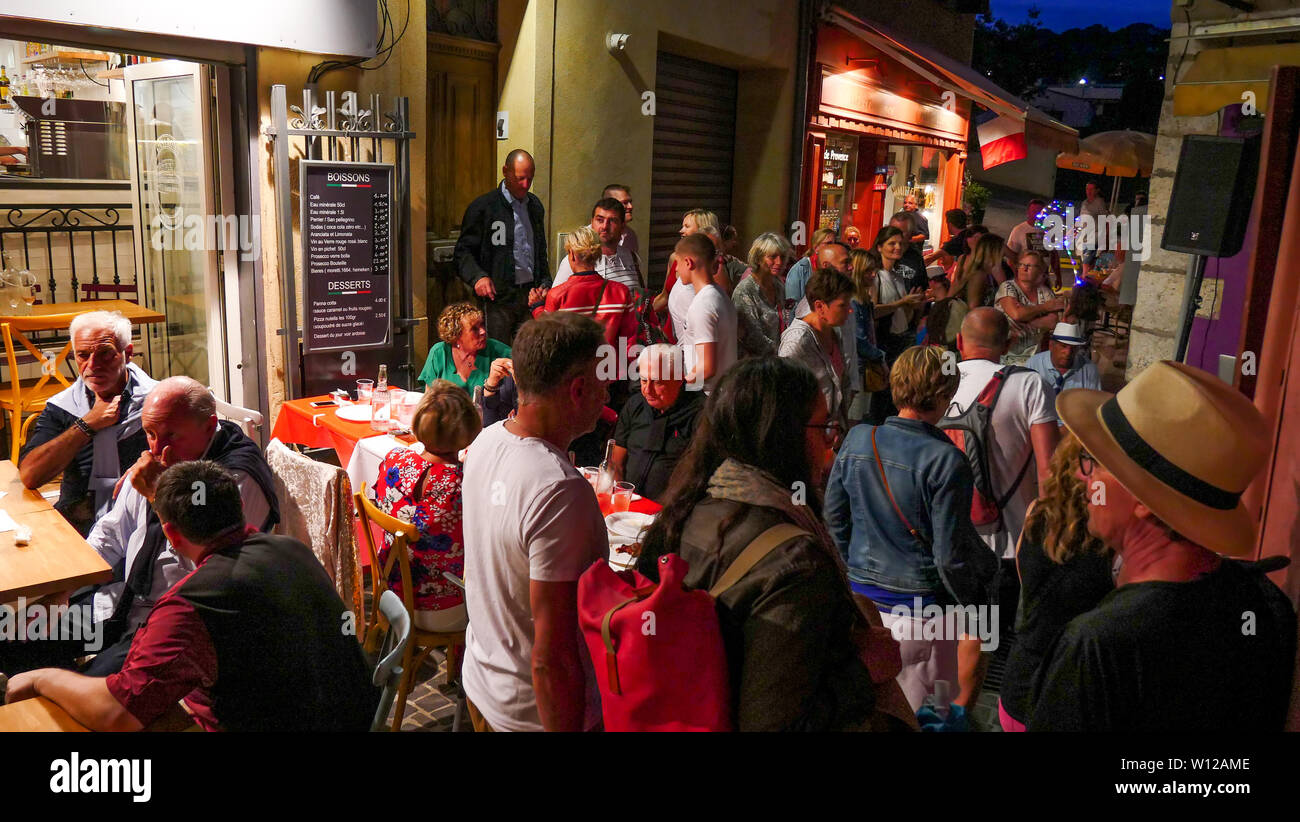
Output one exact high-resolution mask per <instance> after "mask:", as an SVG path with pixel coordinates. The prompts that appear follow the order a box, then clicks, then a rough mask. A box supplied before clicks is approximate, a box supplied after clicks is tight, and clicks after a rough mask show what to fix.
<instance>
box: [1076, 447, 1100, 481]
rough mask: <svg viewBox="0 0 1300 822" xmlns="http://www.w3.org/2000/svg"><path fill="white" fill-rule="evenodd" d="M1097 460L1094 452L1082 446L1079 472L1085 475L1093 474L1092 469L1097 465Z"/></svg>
mask: <svg viewBox="0 0 1300 822" xmlns="http://www.w3.org/2000/svg"><path fill="white" fill-rule="evenodd" d="M1096 464H1097V461H1096V460H1094V459H1093V458H1092V454H1089V453H1088V452H1087V451H1085V450H1083V449H1082V448H1080V449H1079V473H1080V474H1083V475H1084V476H1085V477H1090V476H1092V469H1093V468H1094V467H1095V466H1096Z"/></svg>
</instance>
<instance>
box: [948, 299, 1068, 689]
mask: <svg viewBox="0 0 1300 822" xmlns="http://www.w3.org/2000/svg"><path fill="white" fill-rule="evenodd" d="M1010 337H1011V326H1010V324H1009V323H1008V322H1007V315H1006V314H1003V313H1002V312H1001V311H998V310H997V309H996V308H989V307H981V308H975V309H972V310H971V311H970V313H968V314H967V315H966V318H965V319H964V320H963V321H962V324H961V331H960V332H959V333H958V334H957V350H958V352H960V354H961V362H960V363H959V364H958V365H957V369H958V371H959V372H960V373H961V382H960V383H959V384H958V386H957V393H956V394H955V395H954V396H953V398H952V403H951V404H950V405H949V406H948V416H953V415H955V414H957V413H960V412H962V411H965V410H966V409H968V408H969V407H970V405H971V403H973V402H975V399H976V398H977V397H978V396H979V395H980V392H981V391H983V390H984V387H985V386H986V385H988V382H989V380H991V379H993V375H994V374H996V373H997V372H998V370H999V369H1000V368H1002V365H1001V364H1000V363H999V362H998V361H999V360H1000V359H1001V358H1002V355H1003V354H1005V353H1006V352H1007V348H1008V343H1009V341H1010ZM1054 400H1055V398H1054V397H1052V396H1051V395H1050V394H1049V393H1048V392H1047V390H1046V389H1045V388H1044V387H1043V380H1042V378H1040V377H1039V376H1038V374H1037V373H1036V372H1034V371H1030V370H1028V369H1023V370H1020V371H1016V372H1015V373H1013V374H1009V375H1008V376H1007V377H1006V381H1005V383H1004V384H1003V386H1002V393H1001V394H1000V395H999V396H998V399H997V401H996V403H994V406H993V419H992V425H991V428H992V434H991V436H990V440H991V441H990V442H989V443H988V446H987V447H988V449H989V454H988V457H989V481H990V482H991V483H992V485H993V488H992V491H993V493H994V494H996V495H997V497H998V498H999V499H1000V498H1001V497H1003V496H1005V495H1006V494H1007V493H1008V491H1010V490H1011V487H1012V485H1013V484H1015V485H1016V490H1015V492H1014V493H1012V494H1011V496H1010V498H1009V499H1008V500H1007V503H1006V505H1004V506H1003V507H1002V524H1001V526H999V525H996V524H995V525H991V526H976V528H975V530H976V532H978V533H979V535H980V538H981V539H983V540H984V542H985V544H986V545H988V546H989V548H991V549H993V553H994V554H996V555H997V556H999V557H1002V558H1003V567H1002V574H1004V575H1007V574H1010V575H1012V576H1011V577H1010V579H1014V578H1015V577H1014V574H1015V565H1014V561H1015V556H1016V554H1015V551H1016V541H1017V540H1018V539H1019V538H1020V532H1021V530H1022V529H1023V528H1024V525H1025V512H1026V510H1028V508H1029V504H1030V503H1031V502H1033V500H1034V498H1035V497H1036V496H1038V488H1039V487H1040V485H1041V483H1042V482H1043V481H1044V480H1046V479H1047V476H1048V473H1049V471H1050V461H1051V458H1052V452H1053V451H1055V450H1056V443H1057V441H1058V440H1059V439H1060V432H1059V430H1058V428H1057V425H1056V419H1057V418H1056V406H1055V404H1054ZM1022 471H1023V476H1021V473H1022ZM1017 477H1020V481H1019V482H1018V483H1016V478H1017ZM999 587H1001V586H999ZM1008 596H1009V595H1008ZM999 607H1000V608H1002V609H1010V611H1011V613H1009V614H1008V616H1014V611H1015V609H1016V601H1015V600H1014V599H1013V600H1010V601H1007V600H1005V599H1004V600H1003V601H1002V602H1001V603H1000V604H999ZM988 661H989V654H987V653H981V651H980V641H979V639H978V638H976V637H975V636H974V635H973V634H972V635H970V636H967V637H963V638H961V642H960V643H959V644H958V649H957V664H958V678H959V680H960V685H961V700H962V704H964V705H973V704H975V701H976V700H978V699H979V691H980V688H981V686H982V684H983V681H984V674H985V673H986V672H987V670H988Z"/></svg>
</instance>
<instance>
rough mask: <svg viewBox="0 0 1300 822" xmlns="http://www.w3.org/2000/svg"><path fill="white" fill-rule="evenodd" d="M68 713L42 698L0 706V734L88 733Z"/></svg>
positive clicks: (84, 727) (85, 728) (87, 729)
mask: <svg viewBox="0 0 1300 822" xmlns="http://www.w3.org/2000/svg"><path fill="white" fill-rule="evenodd" d="M89 730H90V729H89V728H87V727H86V726H85V725H82V724H81V723H80V722H78V721H77V720H75V719H73V718H72V717H71V716H69V715H68V712H67V711H65V710H63V709H62V708H60V707H59V706H58V705H55V704H54V703H53V702H51V701H50V700H48V699H46V698H45V697H43V696H37V697H32V698H31V699H24V700H22V701H21V702H13V703H11V704H9V705H0V733H5V732H8V731H22V732H27V733H30V732H33V731H65V732H66V731H79V732H85V731H89Z"/></svg>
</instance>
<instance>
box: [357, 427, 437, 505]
mask: <svg viewBox="0 0 1300 822" xmlns="http://www.w3.org/2000/svg"><path fill="white" fill-rule="evenodd" d="M394 448H415V449H416V450H420V451H423V450H424V446H423V445H421V444H420V443H418V442H417V443H415V445H412V446H408V445H406V443H403V442H400V441H398V439H397V438H396V437H393V436H390V435H388V434H378V435H376V436H373V437H365V438H363V439H359V440H357V447H356V448H353V449H352V458H351V459H349V460H348V465H347V472H348V479H349V480H350V481H351V482H352V490H353V491H356V490H357V489H359V488H360V487H361V483H363V482H364V483H365V484H366V496H367V497H369V498H370V499H374V498H375V482H376V481H377V480H378V479H379V465H380V464H381V463H382V462H383V461H384V457H386V456H388V452H389V451H392V450H393V449H394Z"/></svg>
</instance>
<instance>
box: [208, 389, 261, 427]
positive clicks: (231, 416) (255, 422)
mask: <svg viewBox="0 0 1300 822" xmlns="http://www.w3.org/2000/svg"><path fill="white" fill-rule="evenodd" d="M208 393H209V394H211V395H212V399H213V401H214V402H216V405H217V413H218V414H220V415H221V416H223V417H225V418H226V419H228V420H231V421H233V422H237V423H239V427H240V428H242V429H244V433H245V434H247V435H248V436H250V437H252V436H253V430H254V429H257V428H261V427H262V414H261V412H258V411H254V410H253V409H251V408H240V407H239V406H238V405H231V404H230V403H228V402H226V401H225V400H223V399H221V398H220V397H218V396H217V392H216V391H213V390H212V387H211V386H209V387H208Z"/></svg>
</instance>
